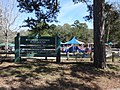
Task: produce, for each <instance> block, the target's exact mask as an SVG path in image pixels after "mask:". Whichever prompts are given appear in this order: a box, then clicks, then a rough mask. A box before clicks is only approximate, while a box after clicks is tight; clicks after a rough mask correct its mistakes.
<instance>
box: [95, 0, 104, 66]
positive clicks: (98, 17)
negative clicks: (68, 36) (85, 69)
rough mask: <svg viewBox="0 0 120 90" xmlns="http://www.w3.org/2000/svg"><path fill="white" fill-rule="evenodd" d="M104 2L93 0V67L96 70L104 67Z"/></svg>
mask: <svg viewBox="0 0 120 90" xmlns="http://www.w3.org/2000/svg"><path fill="white" fill-rule="evenodd" d="M104 2H105V0H94V2H93V17H94V19H93V20H94V65H95V67H97V68H105V67H106V55H105V42H104V41H105V37H104V35H105V32H104V17H103V14H104Z"/></svg>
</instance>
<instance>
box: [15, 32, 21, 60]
mask: <svg viewBox="0 0 120 90" xmlns="http://www.w3.org/2000/svg"><path fill="white" fill-rule="evenodd" d="M20 60H21V57H20V33H18V34H17V36H16V37H15V62H20Z"/></svg>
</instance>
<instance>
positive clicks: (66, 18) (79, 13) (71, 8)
mask: <svg viewBox="0 0 120 90" xmlns="http://www.w3.org/2000/svg"><path fill="white" fill-rule="evenodd" d="M3 1H4V2H5V3H6V2H7V1H8V0H3ZM14 1H16V0H14ZM59 1H60V6H61V9H60V12H59V13H58V17H57V20H58V21H59V22H58V23H54V24H56V25H63V24H65V23H68V24H70V25H71V24H73V23H74V21H75V20H79V21H80V23H86V24H87V25H88V28H89V29H93V22H92V21H85V20H84V18H83V17H84V16H86V15H88V13H87V7H86V4H85V3H78V4H74V3H73V2H72V1H73V0H59ZM106 1H110V2H111V1H112V2H115V1H117V2H120V0H106ZM17 11H18V8H16V9H15V11H14V12H17ZM28 17H35V16H34V15H33V14H28V13H22V14H20V15H19V17H18V18H17V19H16V22H15V24H14V25H15V26H21V25H22V24H23V21H24V20H25V19H27V18H28ZM22 29H24V28H22Z"/></svg>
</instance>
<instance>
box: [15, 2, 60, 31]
mask: <svg viewBox="0 0 120 90" xmlns="http://www.w3.org/2000/svg"><path fill="white" fill-rule="evenodd" d="M17 1H18V3H19V5H18V7H19V8H20V11H21V12H27V13H33V14H35V18H33V17H31V18H28V19H27V20H25V22H26V23H27V25H25V26H27V27H29V28H31V29H35V30H36V29H38V27H37V25H38V24H39V23H41V22H42V23H44V24H43V25H42V26H41V27H40V28H39V30H43V29H46V28H48V26H47V25H46V23H47V22H53V21H57V20H56V17H57V13H58V12H59V9H60V7H59V2H58V0H17ZM36 27H37V28H36Z"/></svg>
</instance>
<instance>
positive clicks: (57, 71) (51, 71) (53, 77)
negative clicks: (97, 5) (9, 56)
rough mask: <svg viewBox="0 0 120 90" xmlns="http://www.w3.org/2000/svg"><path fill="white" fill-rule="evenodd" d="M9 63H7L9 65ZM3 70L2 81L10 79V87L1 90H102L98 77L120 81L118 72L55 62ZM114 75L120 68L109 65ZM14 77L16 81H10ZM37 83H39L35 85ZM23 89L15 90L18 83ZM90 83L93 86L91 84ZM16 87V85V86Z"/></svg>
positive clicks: (26, 64)
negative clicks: (98, 83)
mask: <svg viewBox="0 0 120 90" xmlns="http://www.w3.org/2000/svg"><path fill="white" fill-rule="evenodd" d="M5 63H6V62H5ZM10 63H11V62H9V65H6V66H4V63H3V66H0V78H8V80H6V81H5V82H6V84H7V85H8V87H4V86H3V87H0V90H7V89H8V88H9V90H10V89H11V90H16V89H19V90H102V88H101V87H100V86H99V85H97V84H96V83H94V82H92V81H93V80H96V77H101V76H104V77H107V78H120V75H116V74H115V73H114V72H111V71H105V70H101V69H96V68H94V66H93V63H88V62H62V63H60V64H56V63H55V62H51V61H44V60H43V61H42V60H39V61H37V60H36V61H30V62H27V61H25V62H23V63H19V64H13V63H12V64H10ZM108 67H109V68H110V69H112V70H114V71H120V67H119V66H117V65H112V64H108ZM11 77H14V78H13V79H10V80H9V78H11ZM35 81H37V82H36V83H35ZM18 82H19V85H18V86H17V84H16V87H14V84H15V83H18ZM88 82H89V83H90V84H88ZM12 84H13V85H12Z"/></svg>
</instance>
